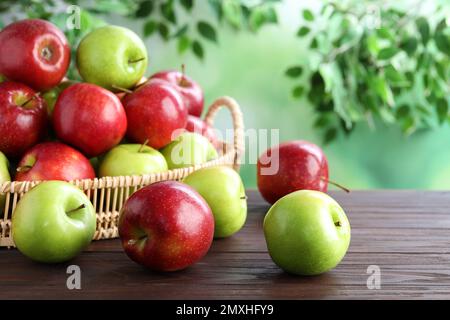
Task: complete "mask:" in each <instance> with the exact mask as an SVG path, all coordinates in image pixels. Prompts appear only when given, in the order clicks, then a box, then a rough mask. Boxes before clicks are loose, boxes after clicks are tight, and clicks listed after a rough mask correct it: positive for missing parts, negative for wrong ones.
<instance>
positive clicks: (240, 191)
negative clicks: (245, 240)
mask: <svg viewBox="0 0 450 320" xmlns="http://www.w3.org/2000/svg"><path fill="white" fill-rule="evenodd" d="M183 182H184V183H186V184H187V185H190V186H191V187H193V188H194V189H195V190H197V192H198V193H200V195H201V196H202V197H203V198H204V199H205V200H206V202H207V203H208V205H209V207H210V208H211V211H212V213H213V215H214V237H215V238H224V237H229V236H231V235H233V234H235V233H236V232H238V231H239V230H240V229H241V228H242V226H243V225H244V224H245V220H246V218H247V197H246V196H245V189H244V184H243V183H242V180H241V177H240V176H239V174H238V173H237V172H236V171H234V170H233V169H231V168H230V167H225V166H219V167H208V168H203V169H200V170H197V171H194V172H193V173H191V174H190V175H189V176H187V177H186V178H185V179H184V181H183Z"/></svg>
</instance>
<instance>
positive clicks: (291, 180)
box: [257, 140, 328, 204]
mask: <svg viewBox="0 0 450 320" xmlns="http://www.w3.org/2000/svg"><path fill="white" fill-rule="evenodd" d="M257 170H258V173H257V178H258V189H259V192H261V195H262V196H263V197H264V199H266V200H267V201H268V202H269V203H272V204H273V203H275V201H277V200H278V199H280V198H281V197H283V196H285V195H287V194H289V193H291V192H294V191H297V190H304V189H307V190H318V191H322V192H326V191H327V187H328V161H327V158H326V157H325V154H324V153H323V151H322V150H321V149H320V148H319V147H318V146H316V145H315V144H313V143H310V142H308V141H302V140H298V141H289V142H284V143H282V144H280V145H278V146H275V147H272V148H270V149H268V150H266V151H265V152H264V153H263V154H262V155H261V156H260V157H259V159H258V165H257Z"/></svg>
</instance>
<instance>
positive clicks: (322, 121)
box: [314, 115, 330, 128]
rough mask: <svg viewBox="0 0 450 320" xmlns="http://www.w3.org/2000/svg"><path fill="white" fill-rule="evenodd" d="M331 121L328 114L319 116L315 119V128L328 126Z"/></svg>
mask: <svg viewBox="0 0 450 320" xmlns="http://www.w3.org/2000/svg"><path fill="white" fill-rule="evenodd" d="M329 123H330V119H329V117H327V116H326V115H321V116H319V117H318V118H317V119H316V121H314V127H315V128H323V127H326V126H327V125H328V124H329Z"/></svg>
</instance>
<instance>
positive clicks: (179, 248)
mask: <svg viewBox="0 0 450 320" xmlns="http://www.w3.org/2000/svg"><path fill="white" fill-rule="evenodd" d="M119 235H120V238H121V241H122V246H123V248H124V250H125V253H126V254H127V255H128V256H129V257H130V258H131V259H132V260H134V261H135V262H137V263H139V264H141V265H143V266H146V267H148V268H150V269H152V270H157V271H176V270H181V269H184V268H187V267H188V266H190V265H192V264H194V263H195V262H197V261H198V260H200V259H201V258H202V257H203V256H204V255H205V254H206V253H207V252H208V250H209V248H210V246H211V243H212V240H213V235H214V218H213V215H212V213H211V209H210V208H209V206H208V204H207V203H206V201H205V200H204V199H203V198H202V197H201V196H200V195H199V194H198V193H197V191H195V190H194V189H193V188H191V187H190V186H188V185H185V184H183V183H180V182H176V181H163V182H158V183H154V184H151V185H150V186H147V187H145V188H142V189H140V190H139V191H137V192H135V193H134V194H133V195H132V196H131V197H130V198H129V199H128V200H127V202H126V203H125V205H124V206H123V208H122V211H121V215H120V221H119Z"/></svg>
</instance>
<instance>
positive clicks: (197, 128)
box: [186, 115, 218, 146]
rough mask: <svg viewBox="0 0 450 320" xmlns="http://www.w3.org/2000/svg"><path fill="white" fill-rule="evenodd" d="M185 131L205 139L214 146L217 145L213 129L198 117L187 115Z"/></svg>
mask: <svg viewBox="0 0 450 320" xmlns="http://www.w3.org/2000/svg"><path fill="white" fill-rule="evenodd" d="M186 130H187V131H190V132H195V133H198V134H201V135H202V136H204V137H206V138H207V139H208V140H209V141H210V142H211V143H212V144H213V145H214V146H217V145H218V140H217V136H216V133H215V132H214V129H213V128H212V127H210V126H209V125H208V124H207V123H206V122H205V121H203V120H202V119H200V118H199V117H196V116H192V115H188V118H187V123H186Z"/></svg>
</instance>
